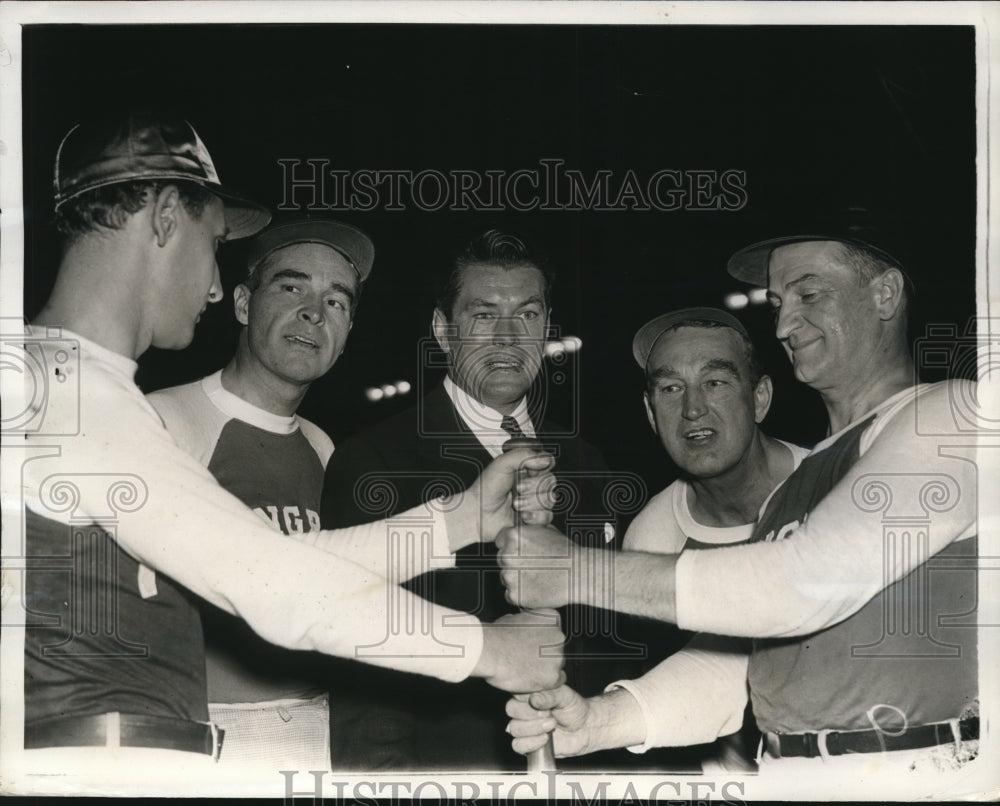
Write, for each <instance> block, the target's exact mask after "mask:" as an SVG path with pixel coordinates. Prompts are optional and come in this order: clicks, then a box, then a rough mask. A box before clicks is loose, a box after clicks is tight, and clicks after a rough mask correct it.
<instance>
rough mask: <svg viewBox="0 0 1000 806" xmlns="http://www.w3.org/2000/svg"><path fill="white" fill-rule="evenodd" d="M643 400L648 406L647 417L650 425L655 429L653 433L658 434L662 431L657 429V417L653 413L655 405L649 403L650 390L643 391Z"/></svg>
mask: <svg viewBox="0 0 1000 806" xmlns="http://www.w3.org/2000/svg"><path fill="white" fill-rule="evenodd" d="M642 402H643V403H644V404H645V406H646V419H647V420H649V427H650V428H652V429H653V433H654V434H656V435H657V436H659V435H660V432H659V431H657V430H656V417H655V416H654V415H653V407H652V406H651V405H649V392H643V393H642Z"/></svg>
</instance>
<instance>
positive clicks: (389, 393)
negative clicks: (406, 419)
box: [382, 383, 396, 397]
mask: <svg viewBox="0 0 1000 806" xmlns="http://www.w3.org/2000/svg"><path fill="white" fill-rule="evenodd" d="M382 394H383V395H385V396H386V397H395V396H396V387H395V386H393V385H392V384H391V383H384V384H382Z"/></svg>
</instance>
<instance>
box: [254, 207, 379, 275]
mask: <svg viewBox="0 0 1000 806" xmlns="http://www.w3.org/2000/svg"><path fill="white" fill-rule="evenodd" d="M300 243H318V244H323V245H324V246H329V247H330V248H331V249H335V250H336V251H338V252H340V254H342V255H343V256H344V257H345V258H347V260H349V261H350V262H351V265H352V266H354V270H355V271H356V272H357V273H358V277H359V278H360V280H361V282H364V281H365V280H367V279H368V275H369V274H370V273H371V270H372V264H373V263H374V262H375V246H374V244H373V243H372V241H371V239H370V238H369V237H368V236H367V235H365V234H364V233H363V232H362V231H361V230H359V229H357V228H356V227H352V226H351V225H350V224H345V223H343V222H342V221H330V220H326V219H313V220H306V221H296V222H292V223H288V224H279V225H277V226H275V227H272V228H271V229H269V230H268V231H267V232H265V233H264V234H263V235H261V236H260V237H259V238H257V239H256V240H255V241H254V242H253V244H252V245H251V246H250V251H249V255H248V258H247V266H248V268H249V269H250V270H251V271H252V270H253V269H254V267H255V266H257V265H258V264H259V263H260V262H261V261H262V260H263V259H264V258H266V257H267V256H268V255H270V254H271V253H272V252H274V251H275V250H277V249H281V248H283V247H286V246H292V245H293V244H300Z"/></svg>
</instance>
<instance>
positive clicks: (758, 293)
mask: <svg viewBox="0 0 1000 806" xmlns="http://www.w3.org/2000/svg"><path fill="white" fill-rule="evenodd" d="M749 297H750V303H751V304H752V305H764V304H766V303H767V289H766V288H754V289H751V291H750V294H749Z"/></svg>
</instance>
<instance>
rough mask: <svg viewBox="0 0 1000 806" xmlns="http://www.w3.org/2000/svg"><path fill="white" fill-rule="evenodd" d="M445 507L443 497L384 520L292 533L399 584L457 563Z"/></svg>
mask: <svg viewBox="0 0 1000 806" xmlns="http://www.w3.org/2000/svg"><path fill="white" fill-rule="evenodd" d="M441 510H442V507H441V505H440V499H435V500H434V501H431V502H428V503H427V504H419V505H417V506H415V507H413V508H412V509H409V510H407V511H406V512H401V513H399V514H398V515H394V516H393V517H391V518H388V519H386V520H384V521H376V522H373V523H367V524H362V525H359V526H350V527H346V528H343V529H324V530H322V531H316V532H302V533H299V534H293V535H291V536H292V537H294V538H295V539H296V540H299V541H301V542H303V543H307V544H309V545H311V546H315V547H316V548H319V549H322V550H323V551H325V552H328V553H330V554H336V555H337V556H339V557H343V558H345V559H348V560H351V561H352V562H354V563H357V564H358V565H361V566H363V567H365V568H367V569H369V570H370V571H372V572H374V573H376V574H379V575H380V576H384V577H386V578H388V579H389V580H391V581H393V582H406V581H407V580H409V579H413V578H414V577H418V576H420V575H421V574H424V573H427V572H428V571H434V570H437V569H439V568H453V567H454V565H455V555H454V552H453V550H452V548H451V545H450V543H449V539H448V537H449V534H450V532H449V529H448V526H447V519H446V517H445V516H444V515H443V514H442V511H441Z"/></svg>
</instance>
